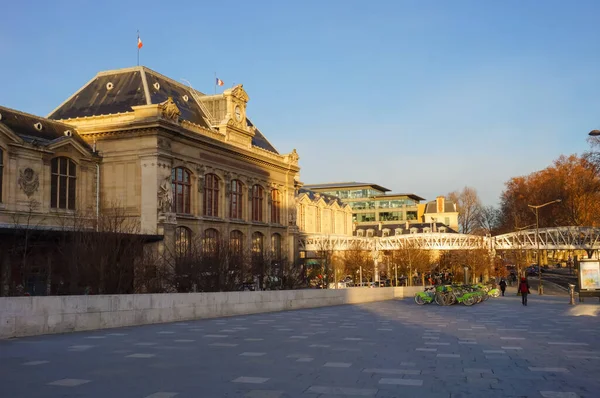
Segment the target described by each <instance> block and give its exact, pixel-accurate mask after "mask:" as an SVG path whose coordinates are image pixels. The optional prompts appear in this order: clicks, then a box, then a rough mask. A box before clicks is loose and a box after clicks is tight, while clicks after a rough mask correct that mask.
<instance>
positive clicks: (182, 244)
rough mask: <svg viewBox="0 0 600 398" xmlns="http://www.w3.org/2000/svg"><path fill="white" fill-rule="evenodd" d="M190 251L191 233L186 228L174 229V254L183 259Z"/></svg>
mask: <svg viewBox="0 0 600 398" xmlns="http://www.w3.org/2000/svg"><path fill="white" fill-rule="evenodd" d="M191 249H192V231H190V229H189V228H186V227H177V228H175V254H176V256H177V257H185V256H187V255H188V254H190V251H191Z"/></svg>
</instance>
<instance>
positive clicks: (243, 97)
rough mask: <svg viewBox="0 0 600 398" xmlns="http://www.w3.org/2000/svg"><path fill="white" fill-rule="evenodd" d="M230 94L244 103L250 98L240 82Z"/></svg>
mask: <svg viewBox="0 0 600 398" xmlns="http://www.w3.org/2000/svg"><path fill="white" fill-rule="evenodd" d="M231 95H232V96H233V97H235V98H237V99H239V100H240V101H243V102H244V103H246V102H248V100H250V97H249V96H248V93H247V92H246V90H244V86H243V85H242V84H238V85H237V86H235V87H234V88H233V89H232V90H231Z"/></svg>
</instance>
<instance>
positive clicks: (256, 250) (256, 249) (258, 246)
mask: <svg viewBox="0 0 600 398" xmlns="http://www.w3.org/2000/svg"><path fill="white" fill-rule="evenodd" d="M264 240H265V237H264V235H263V234H261V233H260V232H255V233H253V234H252V255H254V256H260V255H262V254H263V249H264V244H265V242H264Z"/></svg>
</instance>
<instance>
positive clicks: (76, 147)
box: [47, 137, 92, 157]
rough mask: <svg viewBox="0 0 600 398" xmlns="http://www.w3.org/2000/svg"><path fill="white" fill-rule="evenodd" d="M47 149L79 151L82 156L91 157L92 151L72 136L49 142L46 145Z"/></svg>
mask: <svg viewBox="0 0 600 398" xmlns="http://www.w3.org/2000/svg"><path fill="white" fill-rule="evenodd" d="M47 148H48V149H49V150H51V151H54V152H59V151H61V152H71V151H74V152H79V153H80V154H81V155H82V156H84V157H91V155H92V153H91V152H90V150H89V149H87V148H86V147H84V146H83V145H81V144H80V143H79V142H77V140H75V139H74V138H71V137H69V138H66V139H64V140H60V141H58V142H54V143H51V144H50V145H48V147H47Z"/></svg>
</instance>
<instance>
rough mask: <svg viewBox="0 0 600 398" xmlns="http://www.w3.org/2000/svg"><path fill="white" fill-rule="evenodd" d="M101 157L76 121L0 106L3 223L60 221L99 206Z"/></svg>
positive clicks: (0, 212) (21, 225)
mask: <svg viewBox="0 0 600 398" xmlns="http://www.w3.org/2000/svg"><path fill="white" fill-rule="evenodd" d="M99 162H100V158H99V157H98V156H96V155H95V154H94V153H93V151H92V149H91V147H90V146H89V145H87V143H85V141H83V140H82V139H81V137H80V136H78V135H77V132H76V130H75V129H74V127H73V126H70V125H67V124H63V123H58V122H56V121H53V120H49V119H46V118H42V117H38V116H34V115H29V114H26V113H23V112H19V111H15V110H13V109H9V108H4V107H0V226H3V227H4V228H8V227H12V228H31V227H33V226H37V227H51V226H55V227H57V226H60V225H62V224H64V223H65V221H64V219H65V217H68V216H69V215H70V214H72V213H73V212H74V211H75V210H81V211H85V212H94V211H95V208H96V187H95V179H96V175H97V165H98V164H99Z"/></svg>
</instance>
